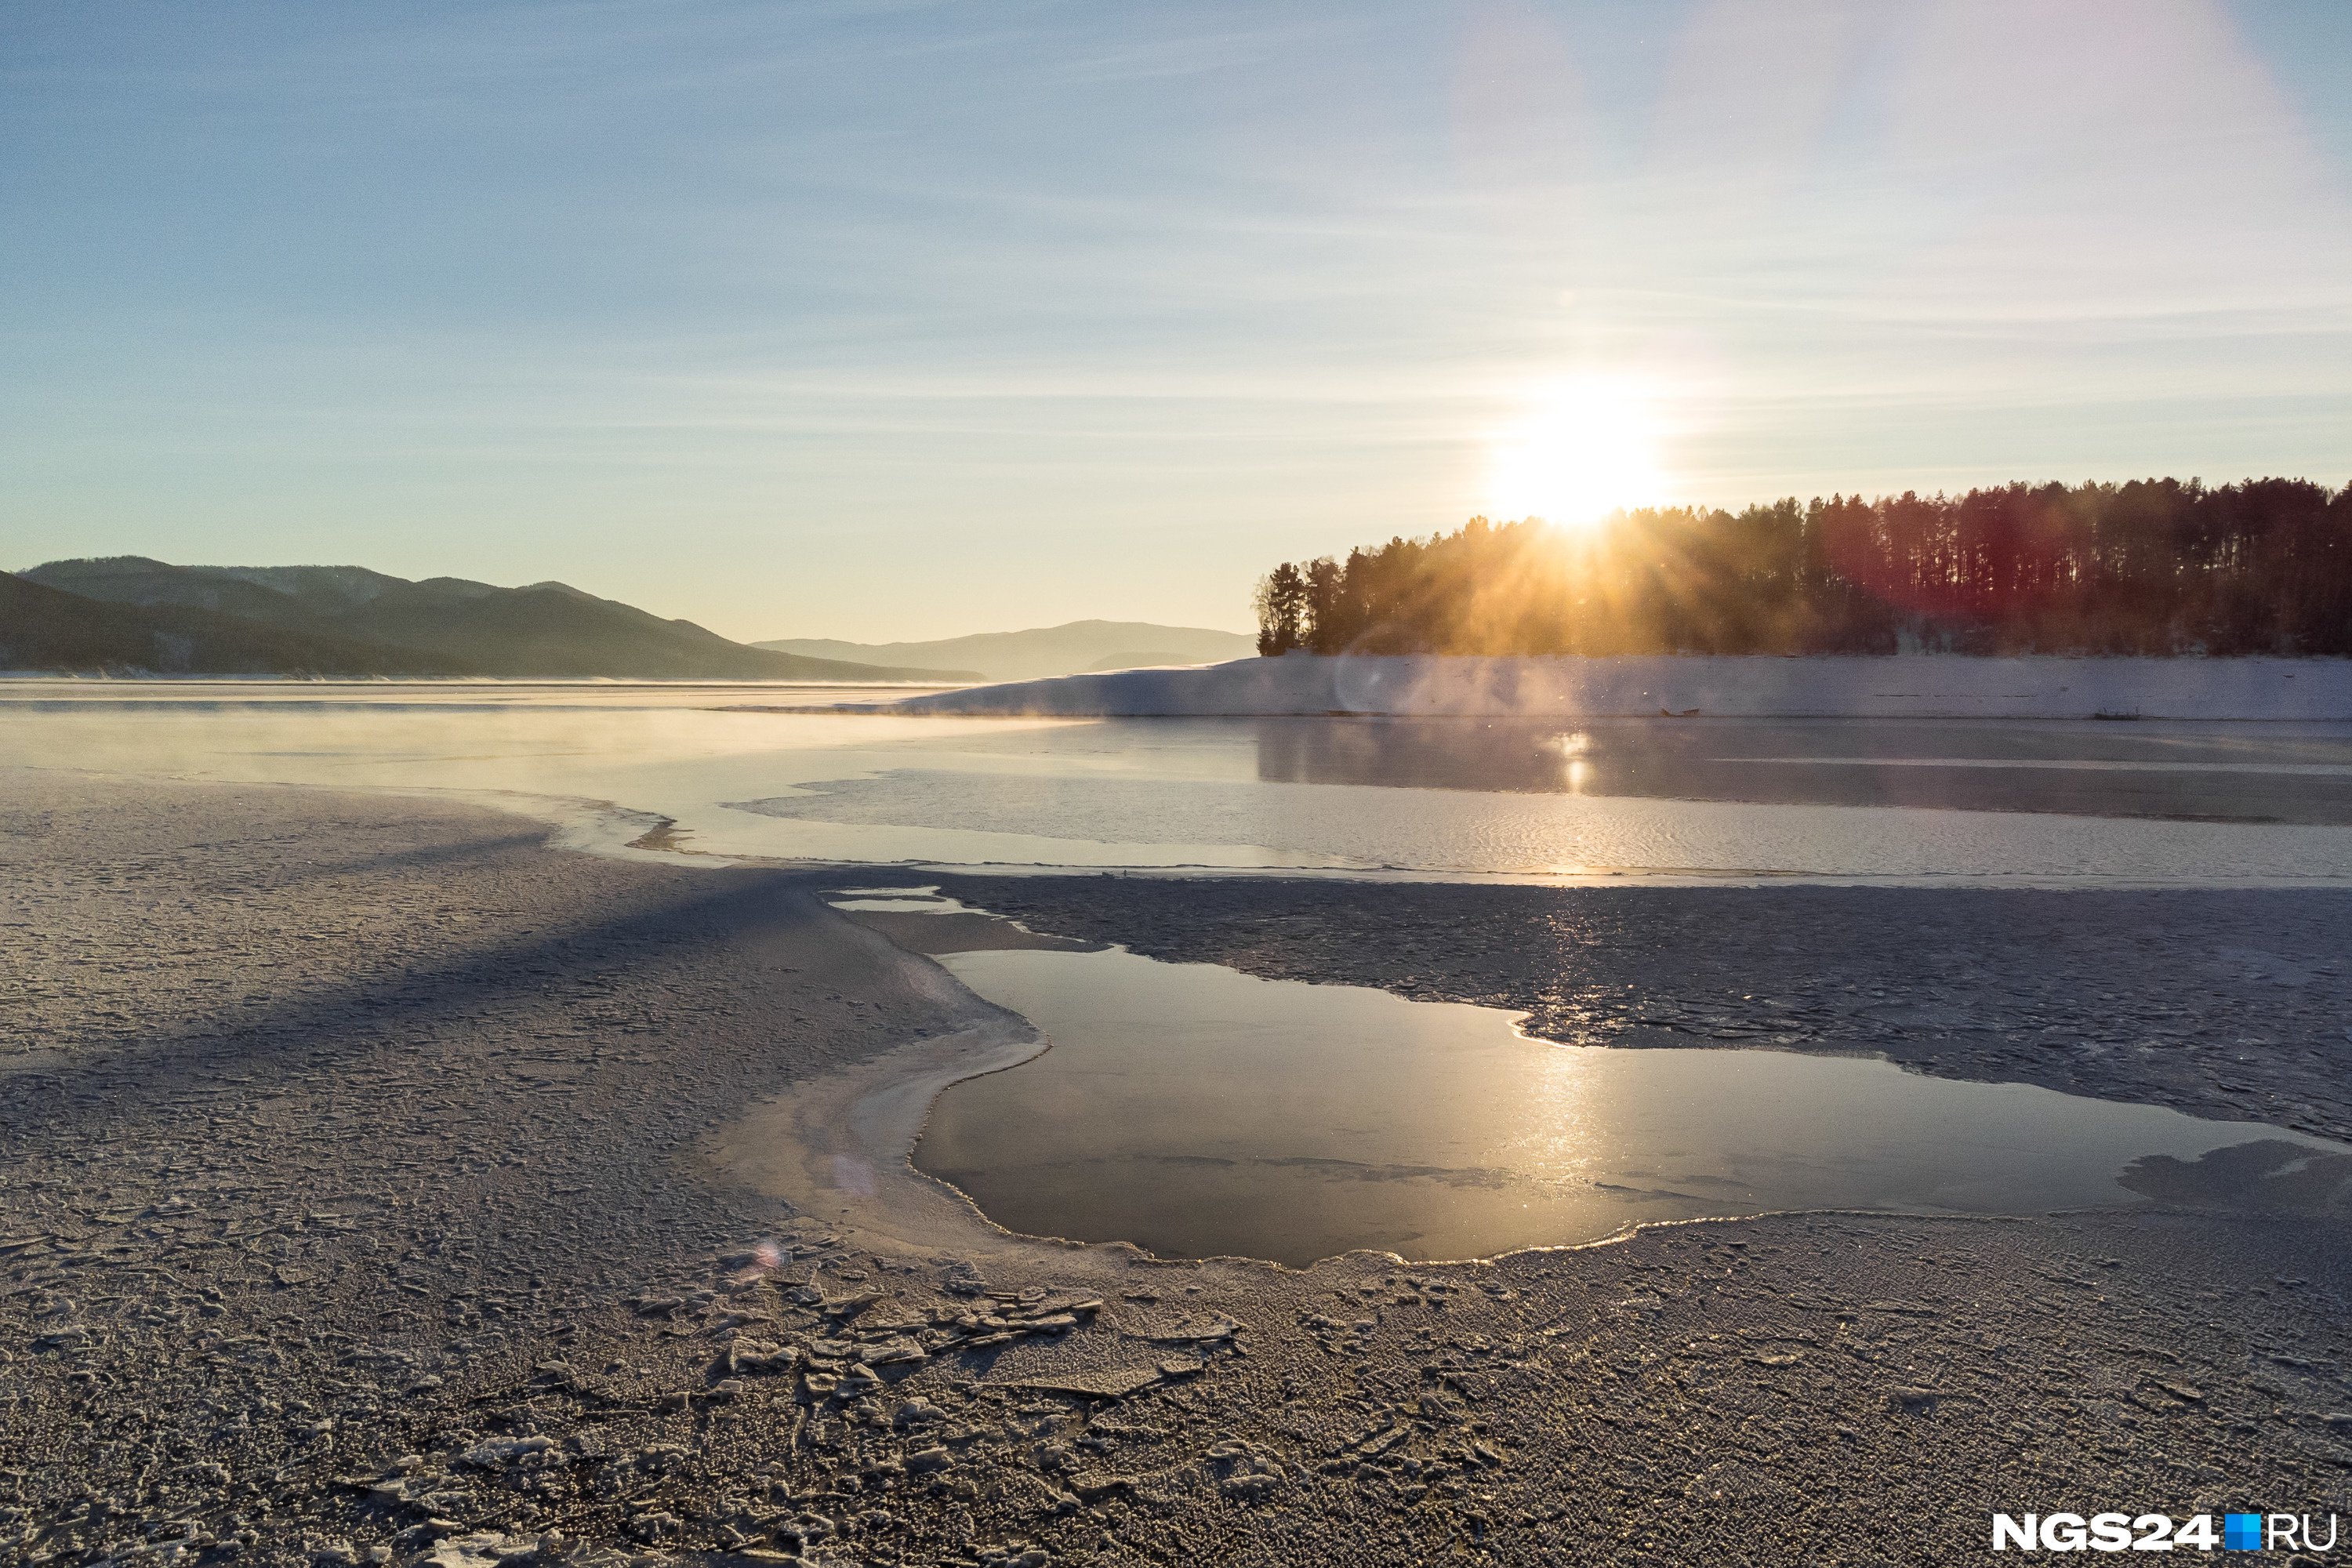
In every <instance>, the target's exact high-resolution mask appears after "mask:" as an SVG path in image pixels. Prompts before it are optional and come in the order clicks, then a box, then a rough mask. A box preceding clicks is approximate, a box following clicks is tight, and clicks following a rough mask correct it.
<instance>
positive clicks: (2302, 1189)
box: [2116, 1138, 2352, 1216]
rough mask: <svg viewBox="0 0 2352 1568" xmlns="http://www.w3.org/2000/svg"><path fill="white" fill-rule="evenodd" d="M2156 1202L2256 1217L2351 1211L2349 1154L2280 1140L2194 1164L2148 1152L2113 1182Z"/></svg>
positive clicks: (2237, 1147) (2234, 1148) (2236, 1146)
mask: <svg viewBox="0 0 2352 1568" xmlns="http://www.w3.org/2000/svg"><path fill="white" fill-rule="evenodd" d="M2116 1181H2118V1182H2120V1183H2121V1184H2123V1185H2124V1186H2126V1187H2127V1188H2129V1189H2130V1190H2131V1191H2133V1192H2136V1193H2138V1194H2141V1195H2143V1196H2145V1197H2150V1198H2154V1199H2155V1200H2156V1201H2157V1202H2158V1203H2160V1204H2168V1205H2174V1206H2176V1207H2179V1208H2198V1209H2242V1210H2248V1211H2252V1212H2255V1213H2260V1214H2286V1215H2313V1216H2317V1215H2343V1214H2347V1213H2352V1154H2329V1153H2326V1152H2322V1151H2320V1150H2315V1149H2312V1148H2309V1147H2307V1146H2305V1145H2304V1144H2301V1143H2290V1142H2286V1141H2285V1140H2284V1139H2280V1138H2264V1139H2259V1140H2257V1141H2255V1142H2251V1143H2233V1144H2231V1146H2230V1147H2228V1148H2226V1149H2215V1150H2213V1151H2211V1152H2210V1153H2207V1154H2205V1155H2203V1156H2201V1157H2200V1158H2199V1159H2196V1160H2181V1159H2177V1158H2175V1157H2174V1156H2172V1155H2170V1154H2150V1155H2148V1156H2147V1157H2146V1158H2144V1159H2139V1160H2135V1161H2133V1162H2132V1163H2131V1164H2130V1165H2129V1166H2127V1167H2126V1169H2125V1171H2124V1173H2123V1174H2122V1175H2120V1176H2118V1177H2116Z"/></svg>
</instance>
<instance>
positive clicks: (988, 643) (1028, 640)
mask: <svg viewBox="0 0 2352 1568" xmlns="http://www.w3.org/2000/svg"><path fill="white" fill-rule="evenodd" d="M751 646H752V647H761V648H772V649H774V650H775V651H777V652H780V653H791V654H800V655H803V656H805V657H808V658H850V659H865V660H871V661H874V662H877V663H892V664H896V663H910V664H947V665H955V666H957V667H959V668H971V669H977V670H979V671H981V672H982V675H983V676H984V677H985V678H986V679H990V680H1034V679H1038V678H1039V677H1042V676H1048V675H1073V674H1076V673H1077V672H1079V671H1081V670H1088V669H1125V668H1133V667H1134V666H1137V665H1145V664H1213V663H1219V662H1222V661H1223V660H1225V659H1229V658H1248V657H1249V656H1250V655H1252V654H1254V653H1255V652H1256V651H1257V644H1256V643H1255V641H1253V640H1252V639H1251V638H1249V637H1244V636H1243V635H1242V634H1241V633H1239V632H1220V631H1212V630H1210V629H1209V628H1208V627H1205V626H1153V625H1152V624H1151V623H1150V622H1149V621H1072V622H1070V623H1069V624H1068V625H1066V626H1039V627H1035V628H1034V629H1032V630H1029V631H1022V632H980V633H976V634H974V635H973V636H971V637H945V638H942V639H940V641H937V642H893V643H855V642H836V641H834V640H832V639H830V638H825V637H779V638H776V639H775V640H773V641H770V642H758V643H753V644H752V645H751ZM1113 661H1116V662H1113Z"/></svg>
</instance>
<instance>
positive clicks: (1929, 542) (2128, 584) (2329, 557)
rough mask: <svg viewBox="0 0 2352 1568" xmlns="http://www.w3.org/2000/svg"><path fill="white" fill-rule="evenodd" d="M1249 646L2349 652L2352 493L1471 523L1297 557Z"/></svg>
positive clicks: (1818, 506)
mask: <svg viewBox="0 0 2352 1568" xmlns="http://www.w3.org/2000/svg"><path fill="white" fill-rule="evenodd" d="M1256 605H1257V612H1258V651H1259V652H1260V653H1262V654H1267V655H1276V654H1283V653H1287V652H1289V651H1290V650H1292V649H1294V648H1305V649H1308V650H1310V651H1312V652H1316V653H1324V654H1337V653H1446V654H1487V655H1496V654H1595V655H1597V654H1631V653H1721V654H1832V653H1857V654H1891V653H1913V652H1929V653H1936V652H1942V653H1966V654H2022V653H2096V654H2209V655H2245V654H2283V655H2312V654H2352V488H2347V489H2338V490H2330V489H2326V488H2325V487H2323V486H2320V485H2316V484H2313V483H2310V482H2308V481H2306V480H2302V479H2249V480H2246V481H2245V482H2243V483H2241V484H2231V485H2221V486H2216V487H2208V486H2206V485H2204V484H2202V483H2201V482H2200V481H2198V480H2195V479H2190V480H2188V481H2186V482H2183V481H2180V480H2177V479H2136V480H2132V481H2130V482H2129V483H2124V484H2115V483H2097V482H2093V483H2085V484H2079V485H2072V486H2070V485H2063V484H2044V485H2030V484H2024V483H2018V484H2010V485H2002V486H1998V487H1994V488H1990V489H1971V490H1969V491H1968V492H1967V493H1966V494H1965V495H1958V496H1947V495H1940V494H1939V495H1935V496H1920V495H1917V494H1915V493H1912V492H1909V491H1906V492H1905V493H1904V494H1903V495H1900V496H1895V497H1886V498H1882V499H1880V500H1864V499H1863V498H1861V497H1859V496H1832V497H1831V498H1830V499H1829V500H1821V499H1820V498H1818V497H1816V498H1815V499H1814V500H1811V501H1799V500H1795V499H1794V498H1790V499H1788V500H1780V501H1774V502H1771V503H1769V504H1757V505H1751V506H1748V507H1746V508H1744V509H1743V510H1739V511H1737V512H1734V511H1728V510H1722V509H1719V508H1718V509H1713V510H1707V509H1700V508H1690V507H1677V508H1657V509H1645V510H1637V511H1629V512H1619V513H1616V514H1614V515H1612V517H1610V518H1608V519H1606V520H1604V521H1601V523H1599V524H1597V525H1595V526H1593V527H1591V528H1588V529H1562V528H1555V527H1553V526H1551V525H1549V524H1547V523H1545V522H1543V521H1539V520H1537V519H1532V518H1530V519H1528V520H1527V521H1520V522H1503V523H1496V522H1490V521H1487V520H1486V519H1485V518H1483V517H1479V518H1473V519H1471V520H1470V521H1469V522H1468V523H1467V524H1465V526H1463V527H1462V528H1459V529H1456V530H1455V531H1453V532H1451V533H1433V534H1431V535H1430V536H1429V537H1427V538H1426V539H1403V538H1398V539H1391V540H1390V541H1389V542H1387V543H1385V544H1379V545H1372V546H1368V547H1364V548H1360V549H1356V550H1351V551H1349V552H1348V554H1347V557H1346V558H1345V559H1344V560H1342V559H1338V558H1335V557H1331V556H1325V557H1323V558H1322V559H1320V560H1316V561H1307V562H1284V563H1282V564H1280V565H1278V566H1276V568H1275V569H1274V570H1273V571H1272V572H1270V573H1268V574H1266V575H1265V577H1264V578H1263V579H1261V580H1260V581H1259V583H1258V585H1257V593H1256Z"/></svg>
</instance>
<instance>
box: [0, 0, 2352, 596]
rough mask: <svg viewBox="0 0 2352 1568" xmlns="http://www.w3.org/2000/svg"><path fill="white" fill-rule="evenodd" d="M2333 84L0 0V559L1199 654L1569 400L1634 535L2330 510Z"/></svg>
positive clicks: (1507, 50) (1811, 30) (2024, 11)
mask: <svg viewBox="0 0 2352 1568" xmlns="http://www.w3.org/2000/svg"><path fill="white" fill-rule="evenodd" d="M2347 59H2352V5H2347V4H2344V3H2343V0H2270V3H2261V4H2257V3H2253V0H2248V3H2247V4H2243V5H2226V4H2221V3H2219V0H1938V3H1935V4H1911V5H1903V4H1895V5H1890V4H1886V3H1885V0H1856V3H1853V4H1833V3H1827V0H1823V3H1801V4H1800V3H1792V4H1785V5H1780V4H1761V3H1745V0H1743V3H1724V0H1711V3H1700V0H1682V3H1673V0H1643V3H1641V4H1586V5H1565V4H1554V5H1544V4H1536V3H1533V0H1529V3H1525V4H1493V5H1393V4H1377V3H1375V4H1360V3H1359V4H1348V5H1285V6H1266V5H1208V4H1192V5H1182V6H1166V5H1040V4H1020V3H1013V0H992V3H990V4H972V5H923V4H911V3H909V4H897V5H851V4H821V3H810V4H799V5H738V4H702V5H688V4H643V3H625V0H607V3H595V4H587V3H566V4H529V5H501V4H495V3H483V0H469V3H467V4H462V5H380V6H346V5H320V4H317V3H316V0H308V3H305V4H298V5H260V4H245V3H240V0H208V3H207V4H205V5H184V4H181V3H178V0H173V3H171V4H110V3H107V0H91V3H76V4H62V3H58V4H51V3H46V0H25V3H22V4H17V5H10V6H7V7H5V10H0V356H5V358H0V363H5V367H6V374H5V376H0V565H6V566H17V567H21V566H26V565H30V564H32V563H36V562H37V561H41V560H45V559H48V558H50V557H53V556H58V555H70V554H100V553H120V552H139V553H145V554H152V555H158V556H162V557H164V558H166V559H171V560H176V561H194V562H237V563H297V562H356V563H362V564H364V565H368V566H373V567H375V568H377V569H379V570H383V571H387V572H394V573H399V574H403V575H410V576H416V575H426V574H441V573H446V574H458V575H464V576H471V577H479V578H484V579H488V580H490V581H494V582H502V583H514V582H525V581H530V580H534V579H539V578H543V577H560V578H562V579H563V580H565V581H568V582H571V583H573V584H577V585H578V586H580V587H583V588H585V589H588V590H590V591H591V592H593V593H599V594H604V595H612V596H614V597H617V598H623V599H627V600H630V601H631V602H633V603H636V604H640V605H645V606H646V607H647V608H649V609H653V610H656V611H657V612H659V613H661V614H665V615H679V616H690V617H692V618H694V619H696V620H699V621H701V622H703V623H704V624H706V625H708V626H711V627H713V628H714V629H716V630H719V631H720V632H723V633H726V634H728V635H730V636H734V637H745V638H751V637H777V636H833V637H853V638H863V639H873V640H882V639H887V638H897V637H927V636H947V635H953V634H958V633H962V632H968V631H976V630H989V629H998V628H1003V627H1010V626H1030V625H1040V624H1047V623H1051V622H1055V621H1061V620H1067V619H1072V618H1076V617H1080V616H1108V617H1116V618H1122V619H1125V618H1136V619H1150V620H1162V621H1171V622H1180V623H1187V624H1203V625H1212V626H1232V627H1236V628H1239V627H1244V626H1246V624H1247V620H1248V610H1247V595H1248V590H1249V585H1250V583H1251V582H1252V580H1254V579H1255V576H1256V575H1257V574H1259V573H1260V572H1261V571H1263V570H1264V569H1265V567H1266V566H1267V565H1269V564H1271V563H1273V562H1274V561H1276V560H1277V559H1281V558H1284V557H1288V556H1301V555H1307V554H1314V553H1318V552H1324V551H1328V550H1335V549H1337V550H1344V549H1345V548H1346V547H1347V546H1348V545H1349V544H1350V543H1354V542H1364V541H1370V540H1374V539H1380V538H1385V537H1387V536H1388V535H1390V534H1391V533H1397V532H1412V533H1419V532H1427V531H1431V530H1433V529H1437V528H1446V527H1452V526H1454V524H1456V523H1458V522H1460V521H1462V520H1463V519H1464V518H1465V517H1467V516H1469V515H1471V514H1472V513H1473V512H1478V511H1487V512H1499V511H1500V510H1504V508H1505V506H1506V504H1507V503H1508V502H1510V501H1512V500H1517V499H1520V498H1519V497H1517V495H1516V494H1514V493H1513V492H1512V491H1511V490H1510V488H1509V480H1508V478H1507V476H1508V475H1510V474H1512V473H1514V472H1517V471H1518V470H1517V469H1515V468H1513V467H1512V463H1511V454H1512V453H1514V452H1516V451H1520V450H1522V449H1523V448H1525V447H1526V446H1527V442H1528V440H1529V439H1534V440H1536V441H1537V443H1538V447H1540V445H1541V442H1542V439H1543V437H1541V436H1540V434H1538V436H1537V437H1528V435H1527V431H1528V428H1529V427H1530V421H1531V420H1532V421H1534V422H1535V425H1534V426H1533V427H1534V428H1536V429H1537V430H1538V432H1540V430H1541V429H1542V428H1543V427H1544V426H1543V425H1542V421H1541V418H1540V416H1541V414H1542V411H1543V410H1544V409H1545V408H1547V407H1550V406H1554V405H1557V404H1558V401H1559V395H1560V392H1561V389H1562V388H1563V387H1574V388H1580V389H1581V391H1580V393H1579V394H1578V395H1577V397H1576V398H1574V399H1571V401H1570V407H1571V408H1572V409H1575V410H1579V411H1581V410H1584V409H1587V408H1591V407H1596V406H1601V407H1605V408H1607V409H1612V410H1616V411H1618V414H1619V415H1620V416H1622V418H1623V419H1625V420H1629V421H1631V424H1630V425H1626V426H1622V428H1621V427H1620V426H1609V437H1610V443H1609V444H1610V445H1611V447H1612V449H1613V448H1614V447H1617V446H1619V445H1628V446H1646V447H1648V448H1649V449H1650V450H1649V458H1650V461H1649V462H1648V463H1647V464H1646V465H1634V466H1633V468H1629V469H1628V470H1627V472H1626V474H1624V475H1622V476H1619V478H1620V479H1622V484H1621V485H1620V488H1621V489H1624V488H1627V487H1631V488H1633V489H1639V490H1641V491H1643V494H1642V496H1641V497H1640V498H1639V499H1655V500H1667V501H1673V500H1697V501H1721V502H1737V501H1740V500H1749V499H1766V498H1769V497H1773V496H1778V495H1783V494H1798V495H1811V494H1815V493H1827V492H1829V491H1832V490H1840V489H1843V490H1849V491H1851V490H1855V489H1861V490H1864V491H1868V492H1877V491H1880V490H1885V489H1905V488H1913V487H1916V488H1919V489H1935V488H1937V487H1948V486H1964V485H1967V484H1969V483H1972V482H1979V481H1984V480H1994V479H2010V478H2024V479H2047V478H2061V479H2083V478H2126V477H2132V476H2137V475H2144V474H2151V473H2174V474H2179V475H2182V476H2187V475H2189V474H2200V475H2202V476H2204V477H2205V478H2207V479H2235V478H2240V477H2243V476H2245V475H2248V474H2272V473H2283V474H2290V475H2301V476H2306V477H2309V478H2312V479H2321V480H2323V481H2325V482H2326V483H2329V484H2331V485H2340V484H2343V483H2345V482H2346V481H2347V479H2352V93H2347V92H2346V91H2345V89H2344V86H2343V63H2344V62H2345V61H2346V60H2347ZM1627 410H1630V411H1631V412H1630V413H1627V412H1625V411H1627ZM1580 419H1581V414H1579V415H1578V420H1579V421H1580ZM1621 438H1622V439H1621ZM1540 455H1541V453H1540V452H1538V456H1540ZM1558 466H1559V465H1557V464H1555V465H1554V467H1555V468H1557V467H1558ZM1538 468H1542V465H1541V464H1538ZM1645 469H1646V470H1647V471H1646V472H1645V471H1644V470H1645ZM1498 486H1499V487H1501V488H1500V489H1498ZM1651 492H1654V494H1653V493H1651Z"/></svg>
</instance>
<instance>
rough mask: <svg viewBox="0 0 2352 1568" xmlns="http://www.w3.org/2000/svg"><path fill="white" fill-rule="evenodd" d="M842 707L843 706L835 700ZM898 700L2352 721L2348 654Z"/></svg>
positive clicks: (1025, 686) (1949, 662)
mask: <svg viewBox="0 0 2352 1568" xmlns="http://www.w3.org/2000/svg"><path fill="white" fill-rule="evenodd" d="M845 706H846V705H845ZM890 710H891V711H893V712H898V713H935V714H950V713H968V714H975V715H979V714H990V715H998V714H1024V715H1031V714H1034V715H1066V716H1070V717H1136V718H1140V717H1156V716H1167V717H1179V716H1181V717H1261V716H1280V715H1301V714H1342V713H1365V714H1394V715H1412V716H1431V717H1440V716H1451V717H1496V718H1502V717H1516V718H1541V717H1548V716H1555V715H1557V716H1561V717H1568V716H1575V717H1581V718H1610V717H1641V716H1649V717H1655V716H1658V715H1659V714H1661V713H1667V714H1675V715H1687V714H1692V713H1694V712H1696V714H1700V715H1711V716H1737V717H1749V718H1882V719H1927V718H1934V719H2095V718H2143V719H2206V720H2270V721H2280V720H2301V721H2336V720H2352V659H2341V658H2309V659H2299V658H2056V657H2048V656H2039V657H2032V658H1966V657H1959V656H1951V655H1933V654H1921V655H1895V656H1891V657H1883V658H1868V657H1830V658H1780V657H1771V656H1766V657H1754V656H1717V655H1671V654H1670V655H1658V656H1629V657H1624V658H1578V657H1572V656H1561V657H1557V658H1455V657H1450V656H1444V655H1435V654H1412V655H1394V656H1365V657H1349V656H1341V657H1336V658H1324V657H1318V656H1314V655H1304V654H1292V655H1288V656H1286V657H1285V658H1247V659H1237V660H1235V661H1234V662H1233V663H1231V664H1214V665H1187V666H1167V667H1161V668H1150V669H1129V670H1119V671H1116V672H1114V673H1110V674H1105V675H1066V676H1059V677H1055V678H1053V679H1044V680H1022V681H1009V682H1004V683H1003V684H999V685H994V686H974V687H966V688H964V689H961V690H956V691H943V692H938V693H935V694H932V695H929V696H924V697H916V698H911V699H908V700H906V701H903V702H899V703H896V704H893V705H891V708H890Z"/></svg>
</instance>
